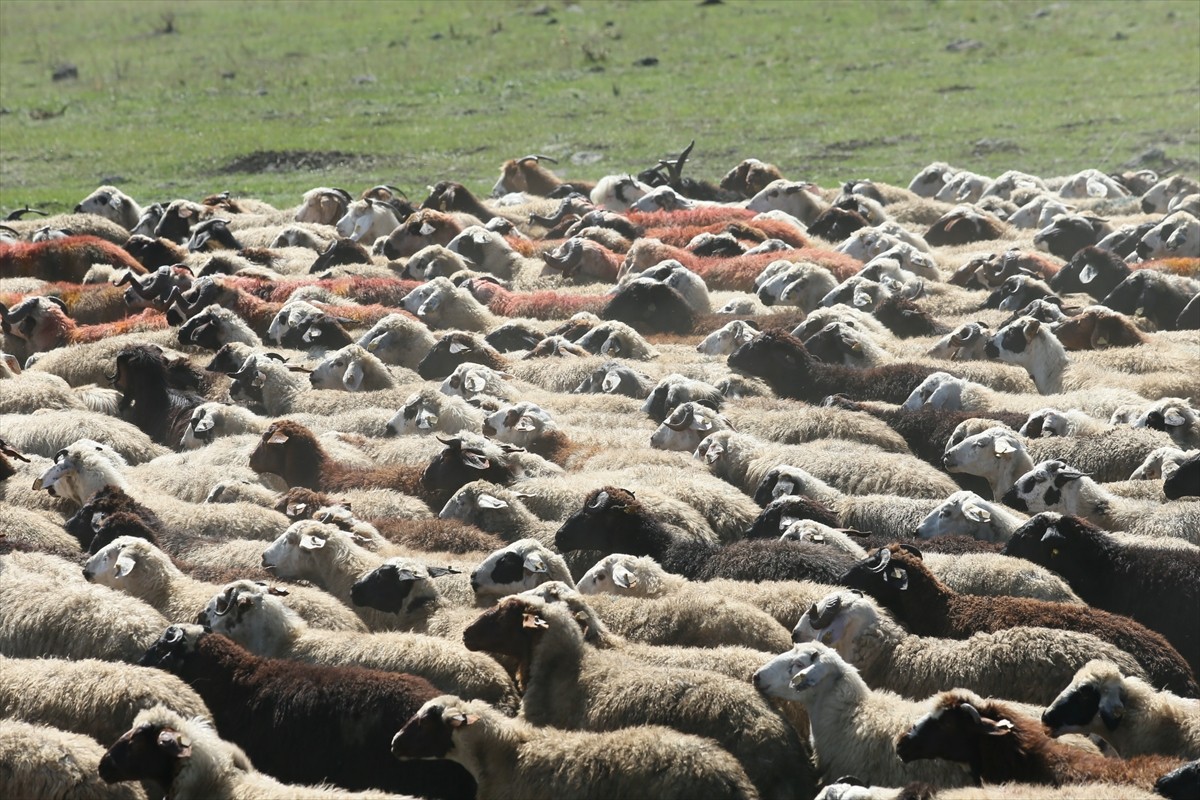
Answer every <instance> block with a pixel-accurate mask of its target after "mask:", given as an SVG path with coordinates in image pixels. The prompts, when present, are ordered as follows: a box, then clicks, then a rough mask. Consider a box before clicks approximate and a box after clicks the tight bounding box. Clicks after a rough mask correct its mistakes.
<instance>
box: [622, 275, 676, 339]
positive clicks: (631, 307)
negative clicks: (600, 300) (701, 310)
mask: <svg viewBox="0 0 1200 800" xmlns="http://www.w3.org/2000/svg"><path fill="white" fill-rule="evenodd" d="M600 318H601V319H608V320H617V321H619V322H624V323H625V324H626V325H628V326H629V327H631V328H633V329H634V330H636V331H637V332H638V333H640V334H643V335H647V334H651V333H677V334H684V333H691V332H692V328H693V326H694V323H695V313H694V312H693V311H692V308H691V306H689V305H688V303H687V301H686V300H684V299H683V295H681V294H680V293H679V292H677V291H676V290H675V289H673V288H672V287H670V286H667V285H666V284H665V283H647V282H642V281H632V282H630V283H627V284H625V285H624V286H622V287H621V288H619V289H618V290H617V292H616V294H614V295H613V297H612V299H611V300H609V301H608V304H607V305H605V306H604V309H603V310H602V311H601V312H600Z"/></svg>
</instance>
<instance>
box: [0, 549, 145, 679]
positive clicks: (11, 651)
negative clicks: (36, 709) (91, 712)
mask: <svg viewBox="0 0 1200 800" xmlns="http://www.w3.org/2000/svg"><path fill="white" fill-rule="evenodd" d="M29 555H32V554H29ZM29 555H26V556H24V557H22V556H23V554H18V553H12V554H9V555H2V556H0V576H3V580H2V581H0V652H2V653H4V655H6V656H9V657H13V658H39V657H45V656H54V657H59V658H75V659H81V658H99V659H103V660H105V661H136V660H137V658H138V657H139V654H140V652H144V651H145V649H146V647H148V646H149V642H152V641H153V640H154V638H155V637H156V636H157V635H158V634H157V632H158V631H161V630H162V629H163V628H164V627H165V626H166V624H167V621H166V620H165V619H164V618H163V617H162V615H161V614H159V613H158V612H157V611H155V610H154V609H153V608H151V607H150V606H148V605H146V604H145V603H143V602H142V601H140V600H137V599H135V598H132V597H127V596H125V595H123V594H121V593H120V592H116V591H114V590H112V589H109V588H108V587H105V586H93V585H91V584H88V583H85V582H84V581H83V579H82V578H81V577H80V576H79V568H78V566H76V565H75V564H72V563H71V562H69V561H64V560H62V559H59V558H55V557H53V556H44V555H42V556H38V557H37V558H36V559H31V558H30V557H29Z"/></svg>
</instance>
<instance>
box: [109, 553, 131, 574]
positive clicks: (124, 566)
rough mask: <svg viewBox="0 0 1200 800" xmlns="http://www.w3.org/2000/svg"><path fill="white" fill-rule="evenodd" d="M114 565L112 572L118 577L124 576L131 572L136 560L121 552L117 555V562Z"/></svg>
mask: <svg viewBox="0 0 1200 800" xmlns="http://www.w3.org/2000/svg"><path fill="white" fill-rule="evenodd" d="M115 566H116V569H115V570H114V571H113V574H114V575H116V576H117V577H118V578H124V577H125V576H126V575H128V574H129V573H130V572H133V568H134V567H135V566H137V562H136V561H134V560H133V559H132V558H130V557H129V556H127V555H125V554H124V553H122V554H121V555H119V556H117V563H116V565H115Z"/></svg>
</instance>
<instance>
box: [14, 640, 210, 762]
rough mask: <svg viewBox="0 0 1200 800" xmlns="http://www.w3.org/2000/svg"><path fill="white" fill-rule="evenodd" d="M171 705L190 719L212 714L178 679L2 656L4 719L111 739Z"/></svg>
mask: <svg viewBox="0 0 1200 800" xmlns="http://www.w3.org/2000/svg"><path fill="white" fill-rule="evenodd" d="M156 705H165V706H169V707H170V708H171V709H172V710H174V711H177V712H178V713H180V714H186V715H188V716H195V715H207V714H208V713H209V711H208V708H207V707H206V706H205V704H204V701H203V700H202V699H201V698H200V695H198V694H197V693H196V692H194V691H192V690H191V688H190V687H188V686H187V685H186V684H184V683H183V682H182V681H181V680H179V679H178V678H176V677H174V676H173V675H163V674H160V673H157V672H154V671H151V670H147V669H144V668H142V667H138V666H133V665H130V664H122V663H119V662H111V661H98V660H96V659H94V658H85V659H82V660H68V659H57V658H36V659H34V658H28V659H27V658H6V657H4V656H0V715H2V716H3V717H6V718H9V719H19V720H24V721H25V722H31V723H35V724H38V725H50V726H52V727H56V728H60V729H62V730H67V731H72V732H74V733H81V734H84V735H85V736H90V737H92V738H93V739H95V740H96V741H104V742H108V741H112V740H113V739H116V738H117V737H118V736H120V735H121V734H122V733H124V732H125V731H126V730H127V729H128V728H129V726H130V725H131V724H132V723H133V718H134V716H135V715H136V714H137V712H138V711H140V710H142V709H144V708H151V707H153V706H156Z"/></svg>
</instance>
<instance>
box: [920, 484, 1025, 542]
mask: <svg viewBox="0 0 1200 800" xmlns="http://www.w3.org/2000/svg"><path fill="white" fill-rule="evenodd" d="M1023 522H1024V520H1023V519H1022V518H1020V517H1018V516H1017V515H1016V514H1013V513H1012V512H1011V511H1009V510H1008V509H1007V508H1004V507H1003V506H1000V505H997V504H995V503H989V502H988V501H987V500H984V499H983V498H982V497H980V496H979V495H977V494H975V493H974V492H968V491H961V492H955V493H954V494H952V495H950V496H949V497H948V498H946V502H944V503H942V504H941V505H940V506H938V507H937V508H935V509H934V510H933V511H931V512H929V516H927V517H925V519H923V520H921V523H920V524H919V525H917V538H919V539H932V538H934V537H937V536H957V535H966V536H971V537H973V538H975V539H980V540H982V541H985V542H1007V541H1008V540H1009V537H1011V536H1012V534H1013V532H1014V531H1015V530H1017V528H1019V527H1020V526H1021V524H1022V523H1023Z"/></svg>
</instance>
